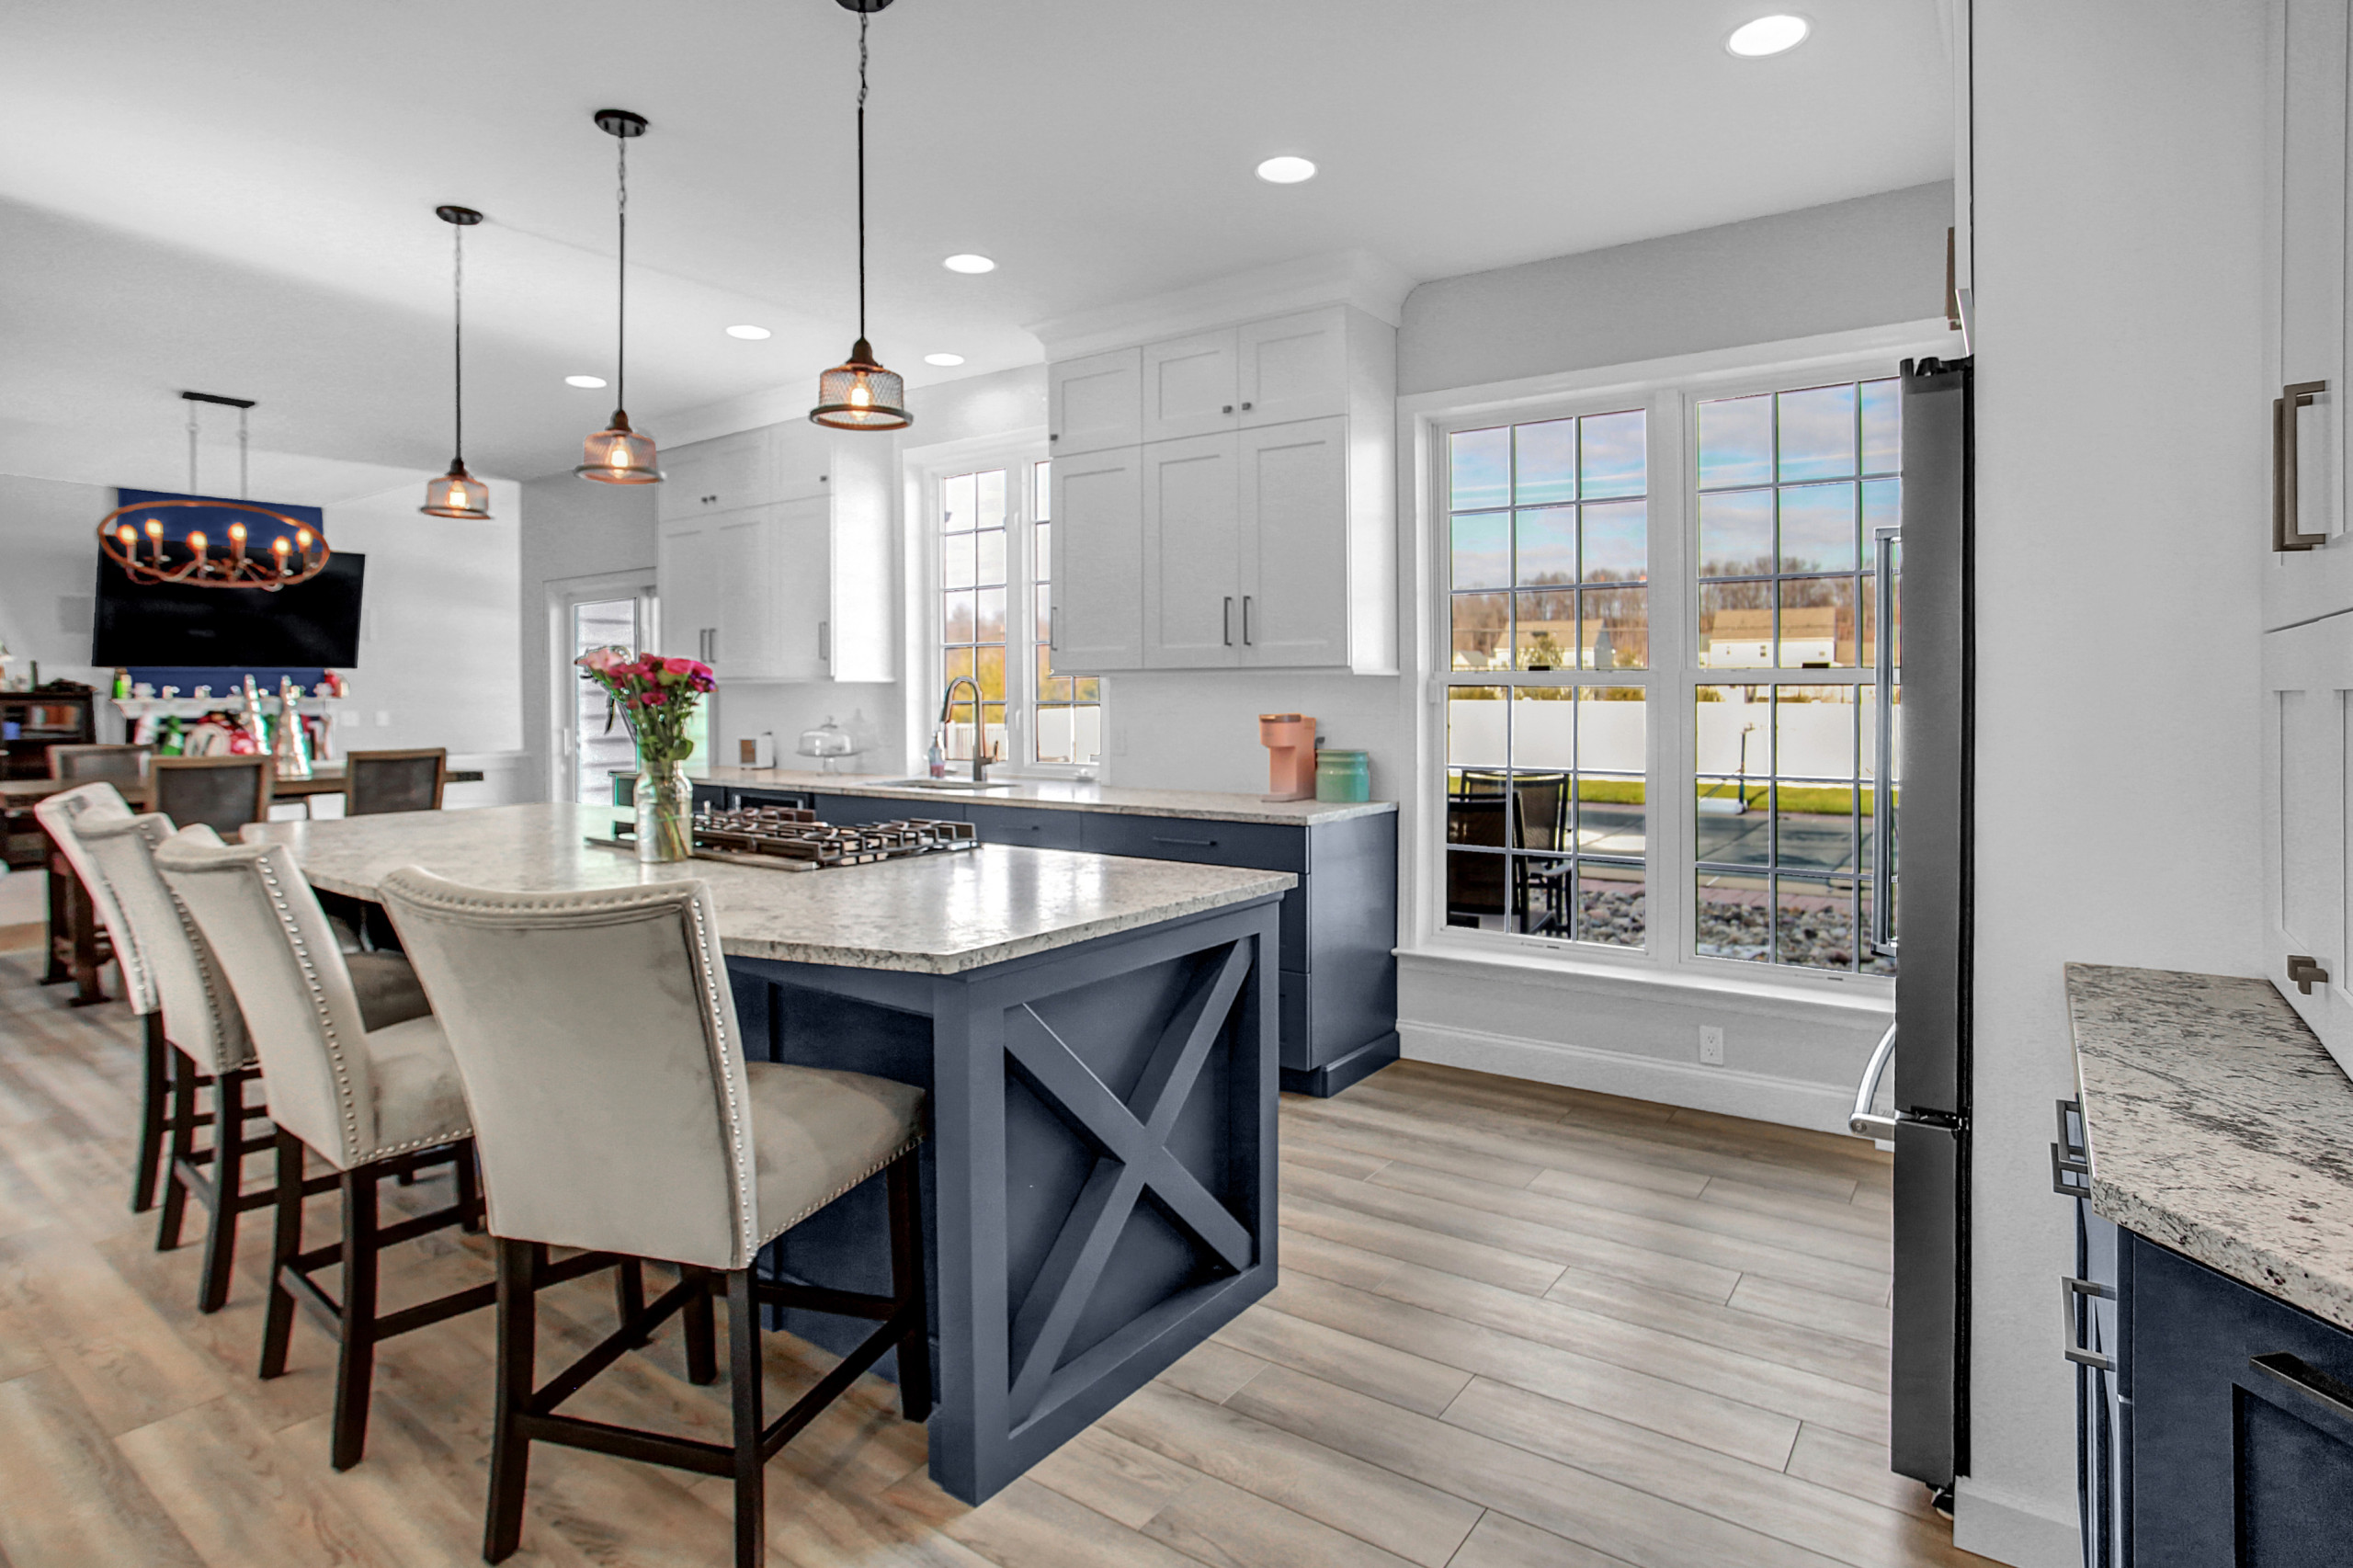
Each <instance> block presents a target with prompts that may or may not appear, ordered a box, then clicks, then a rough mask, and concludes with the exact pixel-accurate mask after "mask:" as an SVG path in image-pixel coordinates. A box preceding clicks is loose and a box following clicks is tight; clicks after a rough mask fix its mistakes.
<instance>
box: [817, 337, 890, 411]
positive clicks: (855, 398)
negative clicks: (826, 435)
mask: <svg viewBox="0 0 2353 1568" xmlns="http://www.w3.org/2000/svg"><path fill="white" fill-rule="evenodd" d="M809 417H810V419H811V420H812V421H813V422H814V423H816V424H819V425H825V426H832V427H833V428H834V429H836V430H903V429H904V428H905V427H906V426H909V425H912V424H914V423H915V418H914V415H910V414H909V413H908V412H907V384H906V382H905V381H903V380H902V379H900V376H899V373H898V372H897V371H896V370H886V369H883V368H882V367H881V366H880V365H878V364H876V363H875V362H874V350H873V348H872V347H870V346H869V345H868V343H867V341H866V339H864V338H862V337H861V338H859V339H858V342H857V344H856V346H855V347H852V348H851V349H850V351H849V358H848V359H847V361H845V362H844V363H842V364H839V365H836V366H835V367H834V368H833V369H830V370H826V371H824V372H822V373H820V374H819V376H818V377H817V406H816V407H814V408H813V409H811V410H810V411H809Z"/></svg>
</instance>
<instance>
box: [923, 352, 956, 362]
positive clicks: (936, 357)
mask: <svg viewBox="0 0 2353 1568" xmlns="http://www.w3.org/2000/svg"><path fill="white" fill-rule="evenodd" d="M923 362H924V363H925V364H926V365H961V364H962V363H963V362H964V357H963V356H962V355H961V354H926V355H925V356H924V357H923Z"/></svg>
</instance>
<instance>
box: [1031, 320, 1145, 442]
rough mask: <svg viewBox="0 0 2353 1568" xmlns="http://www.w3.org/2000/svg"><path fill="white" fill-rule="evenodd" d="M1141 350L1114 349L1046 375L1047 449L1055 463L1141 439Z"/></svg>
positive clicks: (1065, 364) (1070, 361)
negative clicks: (1080, 454) (1078, 454)
mask: <svg viewBox="0 0 2353 1568" xmlns="http://www.w3.org/2000/svg"><path fill="white" fill-rule="evenodd" d="M1142 357H1143V351H1142V349H1140V348H1114V349H1112V350H1111V351H1110V352H1109V353H1108V354H1089V355H1088V356H1086V358H1083V359H1066V360H1063V361H1061V362H1059V363H1056V364H1054V365H1051V366H1049V367H1048V368H1047V370H1046V450H1047V452H1048V454H1049V455H1050V456H1051V457H1053V458H1054V459H1056V460H1061V459H1063V458H1067V457H1071V456H1074V455H1075V454H1077V453H1080V452H1100V451H1106V450H1108V449H1111V448H1113V447H1132V446H1134V445H1135V444H1136V443H1137V442H1138V441H1141V440H1142V439H1143V405H1142V392H1140V391H1139V388H1140V386H1141V382H1140V381H1139V377H1140V376H1141V374H1142V371H1141V369H1140V367H1141V363H1142Z"/></svg>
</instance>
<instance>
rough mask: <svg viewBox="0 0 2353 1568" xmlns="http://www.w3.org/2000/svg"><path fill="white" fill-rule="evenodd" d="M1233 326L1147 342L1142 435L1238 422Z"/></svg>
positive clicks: (1150, 437) (1199, 431)
mask: <svg viewBox="0 0 2353 1568" xmlns="http://www.w3.org/2000/svg"><path fill="white" fill-rule="evenodd" d="M1239 344H1240V339H1239V335H1238V334H1237V333H1236V332H1235V330H1234V329H1233V327H1225V328H1223V329H1222V330H1220V331H1217V332H1198V333H1195V334H1194V335H1192V336H1190V337H1179V338H1173V339H1171V340H1169V341H1168V342H1166V343H1147V344H1145V345H1144V347H1143V438H1144V439H1145V440H1147V441H1175V440H1182V439H1183V438H1184V437H1188V436H1208V435H1214V434H1215V433H1217V432H1218V431H1221V430H1231V429H1233V427H1234V418H1235V415H1234V404H1235V403H1237V402H1239V401H1240V398H1241V393H1240V392H1237V391H1236V390H1235V388H1236V386H1237V385H1238V384H1239V381H1240V371H1239V369H1238V366H1239V354H1240V347H1239Z"/></svg>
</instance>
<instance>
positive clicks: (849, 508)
mask: <svg viewBox="0 0 2353 1568" xmlns="http://www.w3.org/2000/svg"><path fill="white" fill-rule="evenodd" d="M808 429H809V430H810V431H813V432H814V435H813V436H812V435H809V434H804V433H803V431H802V430H801V428H799V427H796V426H790V425H785V426H774V427H771V428H769V429H764V430H755V431H746V432H744V433H743V434H741V435H736V436H727V437H721V438H719V439H717V440H713V441H703V442H698V443H696V444H694V445H693V446H688V447H682V448H679V449H676V451H675V452H673V453H665V454H664V466H665V472H667V473H668V474H669V475H670V478H669V480H668V481H667V483H665V485H664V489H665V491H667V490H670V489H672V488H673V487H675V486H676V485H677V484H678V483H679V481H680V479H681V478H682V477H689V478H693V477H699V480H700V483H702V485H703V488H702V489H700V490H699V491H698V490H691V489H689V490H687V491H682V492H679V494H677V495H676V497H665V511H664V513H663V515H662V516H661V517H660V518H659V520H658V522H657V525H656V528H657V535H656V546H655V557H656V559H655V567H656V576H657V579H658V583H659V590H660V594H661V627H662V638H661V642H662V645H661V648H660V650H659V651H660V652H662V653H668V654H672V655H674V656H685V657H689V658H699V659H705V660H708V661H709V662H710V665H711V668H712V670H713V672H714V673H715V674H717V676H719V677H720V678H721V679H722V680H736V681H794V680H824V679H836V680H858V681H887V680H892V679H895V678H896V673H895V667H894V665H895V661H894V659H893V655H892V645H893V627H894V624H895V615H894V613H893V610H892V596H893V594H894V592H895V586H894V585H895V581H896V579H895V575H894V572H893V560H894V556H893V549H892V517H894V516H895V513H894V511H893V508H892V483H893V481H894V473H895V468H896V464H895V461H894V458H893V449H892V443H890V442H889V441H887V440H883V441H877V440H875V439H874V438H873V437H855V436H853V437H845V438H843V439H844V441H845V442H846V443H847V442H855V441H858V440H861V439H862V440H863V441H864V445H863V446H858V447H851V446H848V445H847V444H845V445H840V446H837V445H835V438H834V437H830V436H829V435H828V433H826V432H824V431H822V430H818V429H817V428H816V427H815V426H809V427H808ZM747 454H756V456H754V455H747ZM751 474H756V475H757V476H758V477H757V478H756V481H755V480H754V479H751V478H747V477H745V476H746V475H751ZM704 497H712V498H713V499H704ZM746 497H750V498H751V499H748V500H747V499H746ZM721 500H726V501H733V502H736V503H737V504H736V505H733V506H724V507H722V506H719V505H718V502H719V501H721ZM843 633H846V635H845V634H843Z"/></svg>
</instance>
